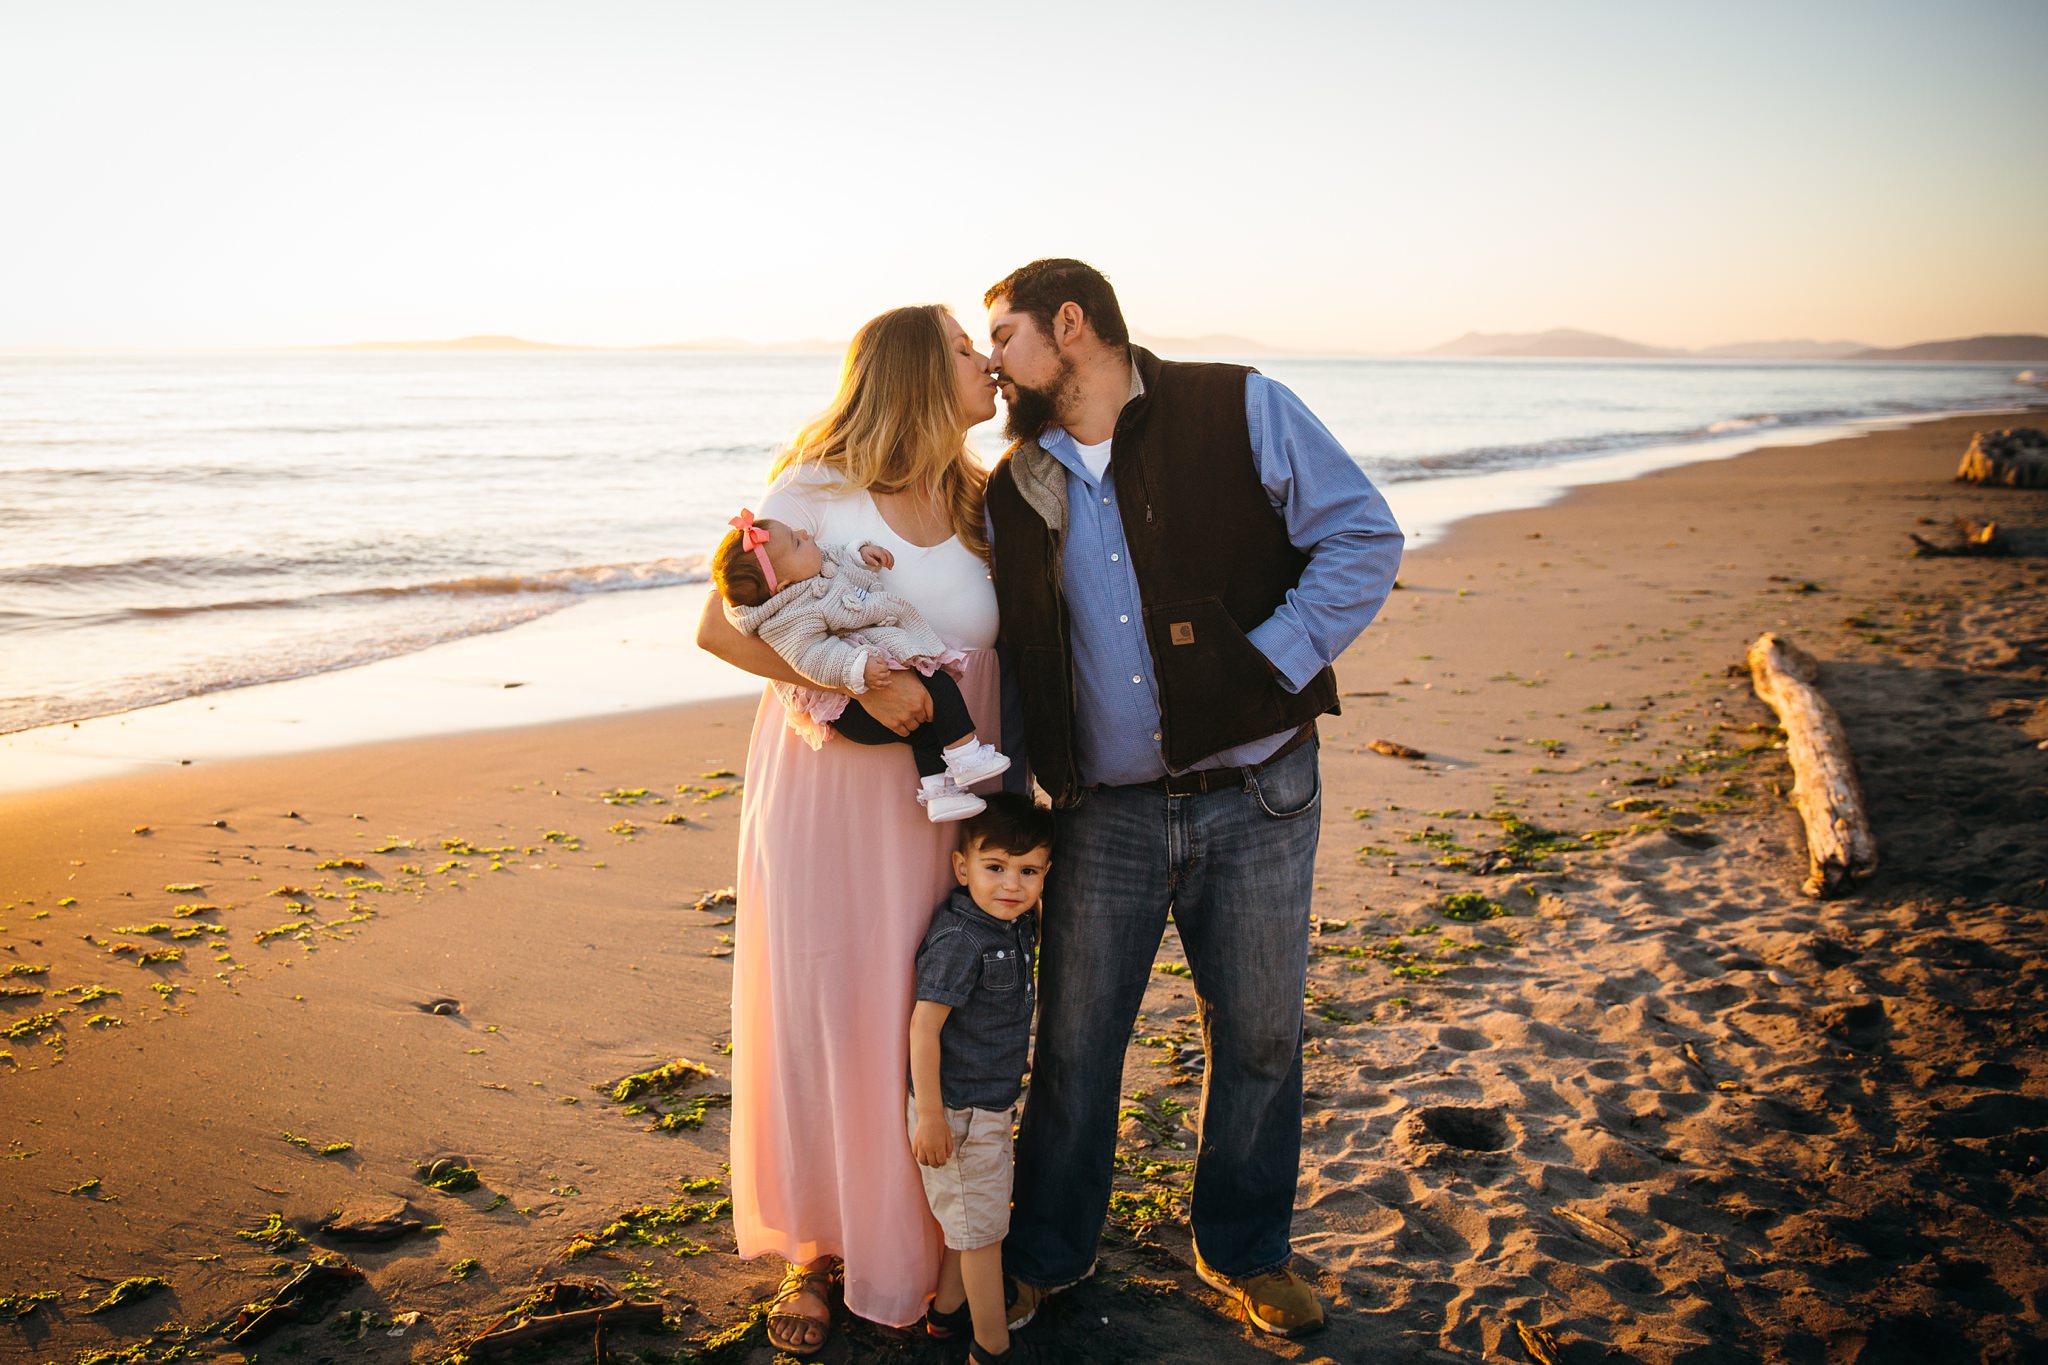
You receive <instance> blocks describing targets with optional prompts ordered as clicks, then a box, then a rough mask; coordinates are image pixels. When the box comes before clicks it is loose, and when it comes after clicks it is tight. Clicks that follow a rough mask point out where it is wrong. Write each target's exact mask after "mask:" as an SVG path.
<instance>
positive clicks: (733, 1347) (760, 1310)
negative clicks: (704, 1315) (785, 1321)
mask: <svg viewBox="0 0 2048 1365" xmlns="http://www.w3.org/2000/svg"><path fill="white" fill-rule="evenodd" d="M769 1307H770V1305H768V1304H766V1303H757V1304H754V1305H753V1306H752V1307H750V1308H748V1309H747V1315H746V1316H745V1317H743V1318H741V1319H740V1320H739V1321H738V1322H736V1323H734V1324H732V1326H730V1327H721V1328H719V1329H718V1330H717V1331H716V1332H711V1333H708V1334H706V1335H704V1336H701V1337H697V1338H695V1339H693V1341H692V1342H691V1344H690V1345H689V1346H687V1347H685V1348H684V1350H683V1353H682V1354H681V1355H679V1356H677V1357H676V1359H675V1365H740V1362H741V1361H743V1360H745V1359H746V1358H747V1357H748V1356H750V1355H752V1354H753V1351H754V1348H755V1347H756V1346H758V1345H761V1344H762V1343H764V1342H766V1341H767V1339H768V1309H769ZM784 1358H785V1357H783V1356H780V1355H778V1356H777V1357H776V1359H778V1360H780V1359H784Z"/></svg>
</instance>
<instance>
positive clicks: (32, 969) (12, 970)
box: [0, 962, 50, 977]
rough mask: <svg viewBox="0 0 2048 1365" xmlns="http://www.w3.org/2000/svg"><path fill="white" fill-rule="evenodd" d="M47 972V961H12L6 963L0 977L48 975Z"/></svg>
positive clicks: (48, 970)
mask: <svg viewBox="0 0 2048 1365" xmlns="http://www.w3.org/2000/svg"><path fill="white" fill-rule="evenodd" d="M49 974H50V967H49V964H48V963H43V964H41V965H38V964H36V963H33V962H12V963H9V964H8V966H7V970H6V971H4V972H0V977H16V976H48V975H49Z"/></svg>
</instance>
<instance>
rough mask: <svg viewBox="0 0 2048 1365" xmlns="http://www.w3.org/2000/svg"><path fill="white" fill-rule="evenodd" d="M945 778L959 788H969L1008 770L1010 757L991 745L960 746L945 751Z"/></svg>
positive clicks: (977, 742)
mask: <svg viewBox="0 0 2048 1365" xmlns="http://www.w3.org/2000/svg"><path fill="white" fill-rule="evenodd" d="M945 759H946V776H948V777H950V778H952V779H953V784H954V785H955V786H959V787H971V786H973V785H974V784H975V783H977V782H985V781H987V780H988V779H989V778H991V777H994V776H996V775H997V774H998V773H1006V772H1008V771H1009V770H1010V756H1009V755H1008V754H1006V753H1004V752H1003V751H1002V750H1001V749H998V748H997V747H996V746H995V745H993V744H983V743H981V742H980V741H978V740H977V741H976V742H975V743H973V744H962V745H960V746H959V747H958V748H956V749H948V750H946V751H945Z"/></svg>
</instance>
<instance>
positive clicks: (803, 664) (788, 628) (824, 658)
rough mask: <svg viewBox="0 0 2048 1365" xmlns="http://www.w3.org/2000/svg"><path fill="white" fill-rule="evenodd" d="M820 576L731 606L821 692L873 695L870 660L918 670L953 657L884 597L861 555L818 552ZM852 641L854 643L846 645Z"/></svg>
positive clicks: (748, 629) (891, 597)
mask: <svg viewBox="0 0 2048 1365" xmlns="http://www.w3.org/2000/svg"><path fill="white" fill-rule="evenodd" d="M819 549H820V551H821V552H822V553H823V556H824V563H823V564H822V565H821V566H820V567H819V569H818V573H817V576H816V577H814V578H806V579H804V580H803V581H802V582H801V583H792V584H790V585H789V586H788V587H786V588H784V589H783V590H782V591H780V592H778V593H776V594H775V595H774V596H773V597H771V598H769V599H768V600H767V601H766V602H763V603H761V604H760V605H759V606H754V607H735V606H732V605H731V604H727V606H726V609H725V614H726V616H727V617H729V618H730V619H731V621H732V623H733V624H734V625H735V626H737V627H739V629H740V631H741V633H743V634H746V635H755V636H759V637H760V638H761V639H762V640H763V641H765V642H766V643H767V644H768V646H769V647H770V648H772V649H773V650H774V651H775V652H776V653H777V654H779V655H781V656H782V658H783V661H784V662H785V663H787V664H788V665H789V666H790V667H791V668H793V669H795V670H796V671H797V672H798V673H801V674H802V675H803V676H804V677H806V678H808V679H810V680H811V681H812V682H813V683H815V684H817V685H818V686H819V687H827V688H844V689H846V690H847V691H849V692H855V693H859V692H865V691H867V664H868V655H869V654H871V653H875V652H879V653H880V654H881V655H882V657H883V658H884V659H886V660H889V661H890V662H893V663H899V664H916V663H918V662H919V661H935V660H938V659H942V658H944V657H946V656H947V655H948V654H949V653H951V651H950V650H948V649H947V647H946V643H945V641H943V640H941V639H940V638H939V636H938V632H936V631H934V630H933V629H932V628H931V627H930V626H929V625H927V624H925V619H924V617H923V616H921V615H919V614H918V610H917V608H916V607H914V606H912V605H911V604H910V603H909V602H906V601H905V600H904V599H902V598H901V597H898V596H896V595H895V594H893V593H889V592H884V591H883V590H882V576H881V575H880V574H879V573H876V572H875V571H874V570H873V569H870V568H869V567H868V566H867V565H865V564H863V563H861V560H860V555H859V553H858V552H857V551H854V550H851V549H848V548H846V547H844V546H820V547H819ZM846 636H852V637H854V638H852V639H847V638H842V637H846Z"/></svg>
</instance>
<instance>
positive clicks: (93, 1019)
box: [85, 1014, 128, 1028]
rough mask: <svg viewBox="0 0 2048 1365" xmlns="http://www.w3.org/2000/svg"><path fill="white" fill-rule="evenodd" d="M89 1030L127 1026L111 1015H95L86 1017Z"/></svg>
mask: <svg viewBox="0 0 2048 1365" xmlns="http://www.w3.org/2000/svg"><path fill="white" fill-rule="evenodd" d="M85 1025H86V1027H87V1028H126V1027H128V1026H127V1024H125V1023H124V1022H122V1021H121V1020H119V1019H116V1018H115V1017H114V1016H113V1015H111V1014H93V1015H88V1016H87V1017H86V1021H85Z"/></svg>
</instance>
